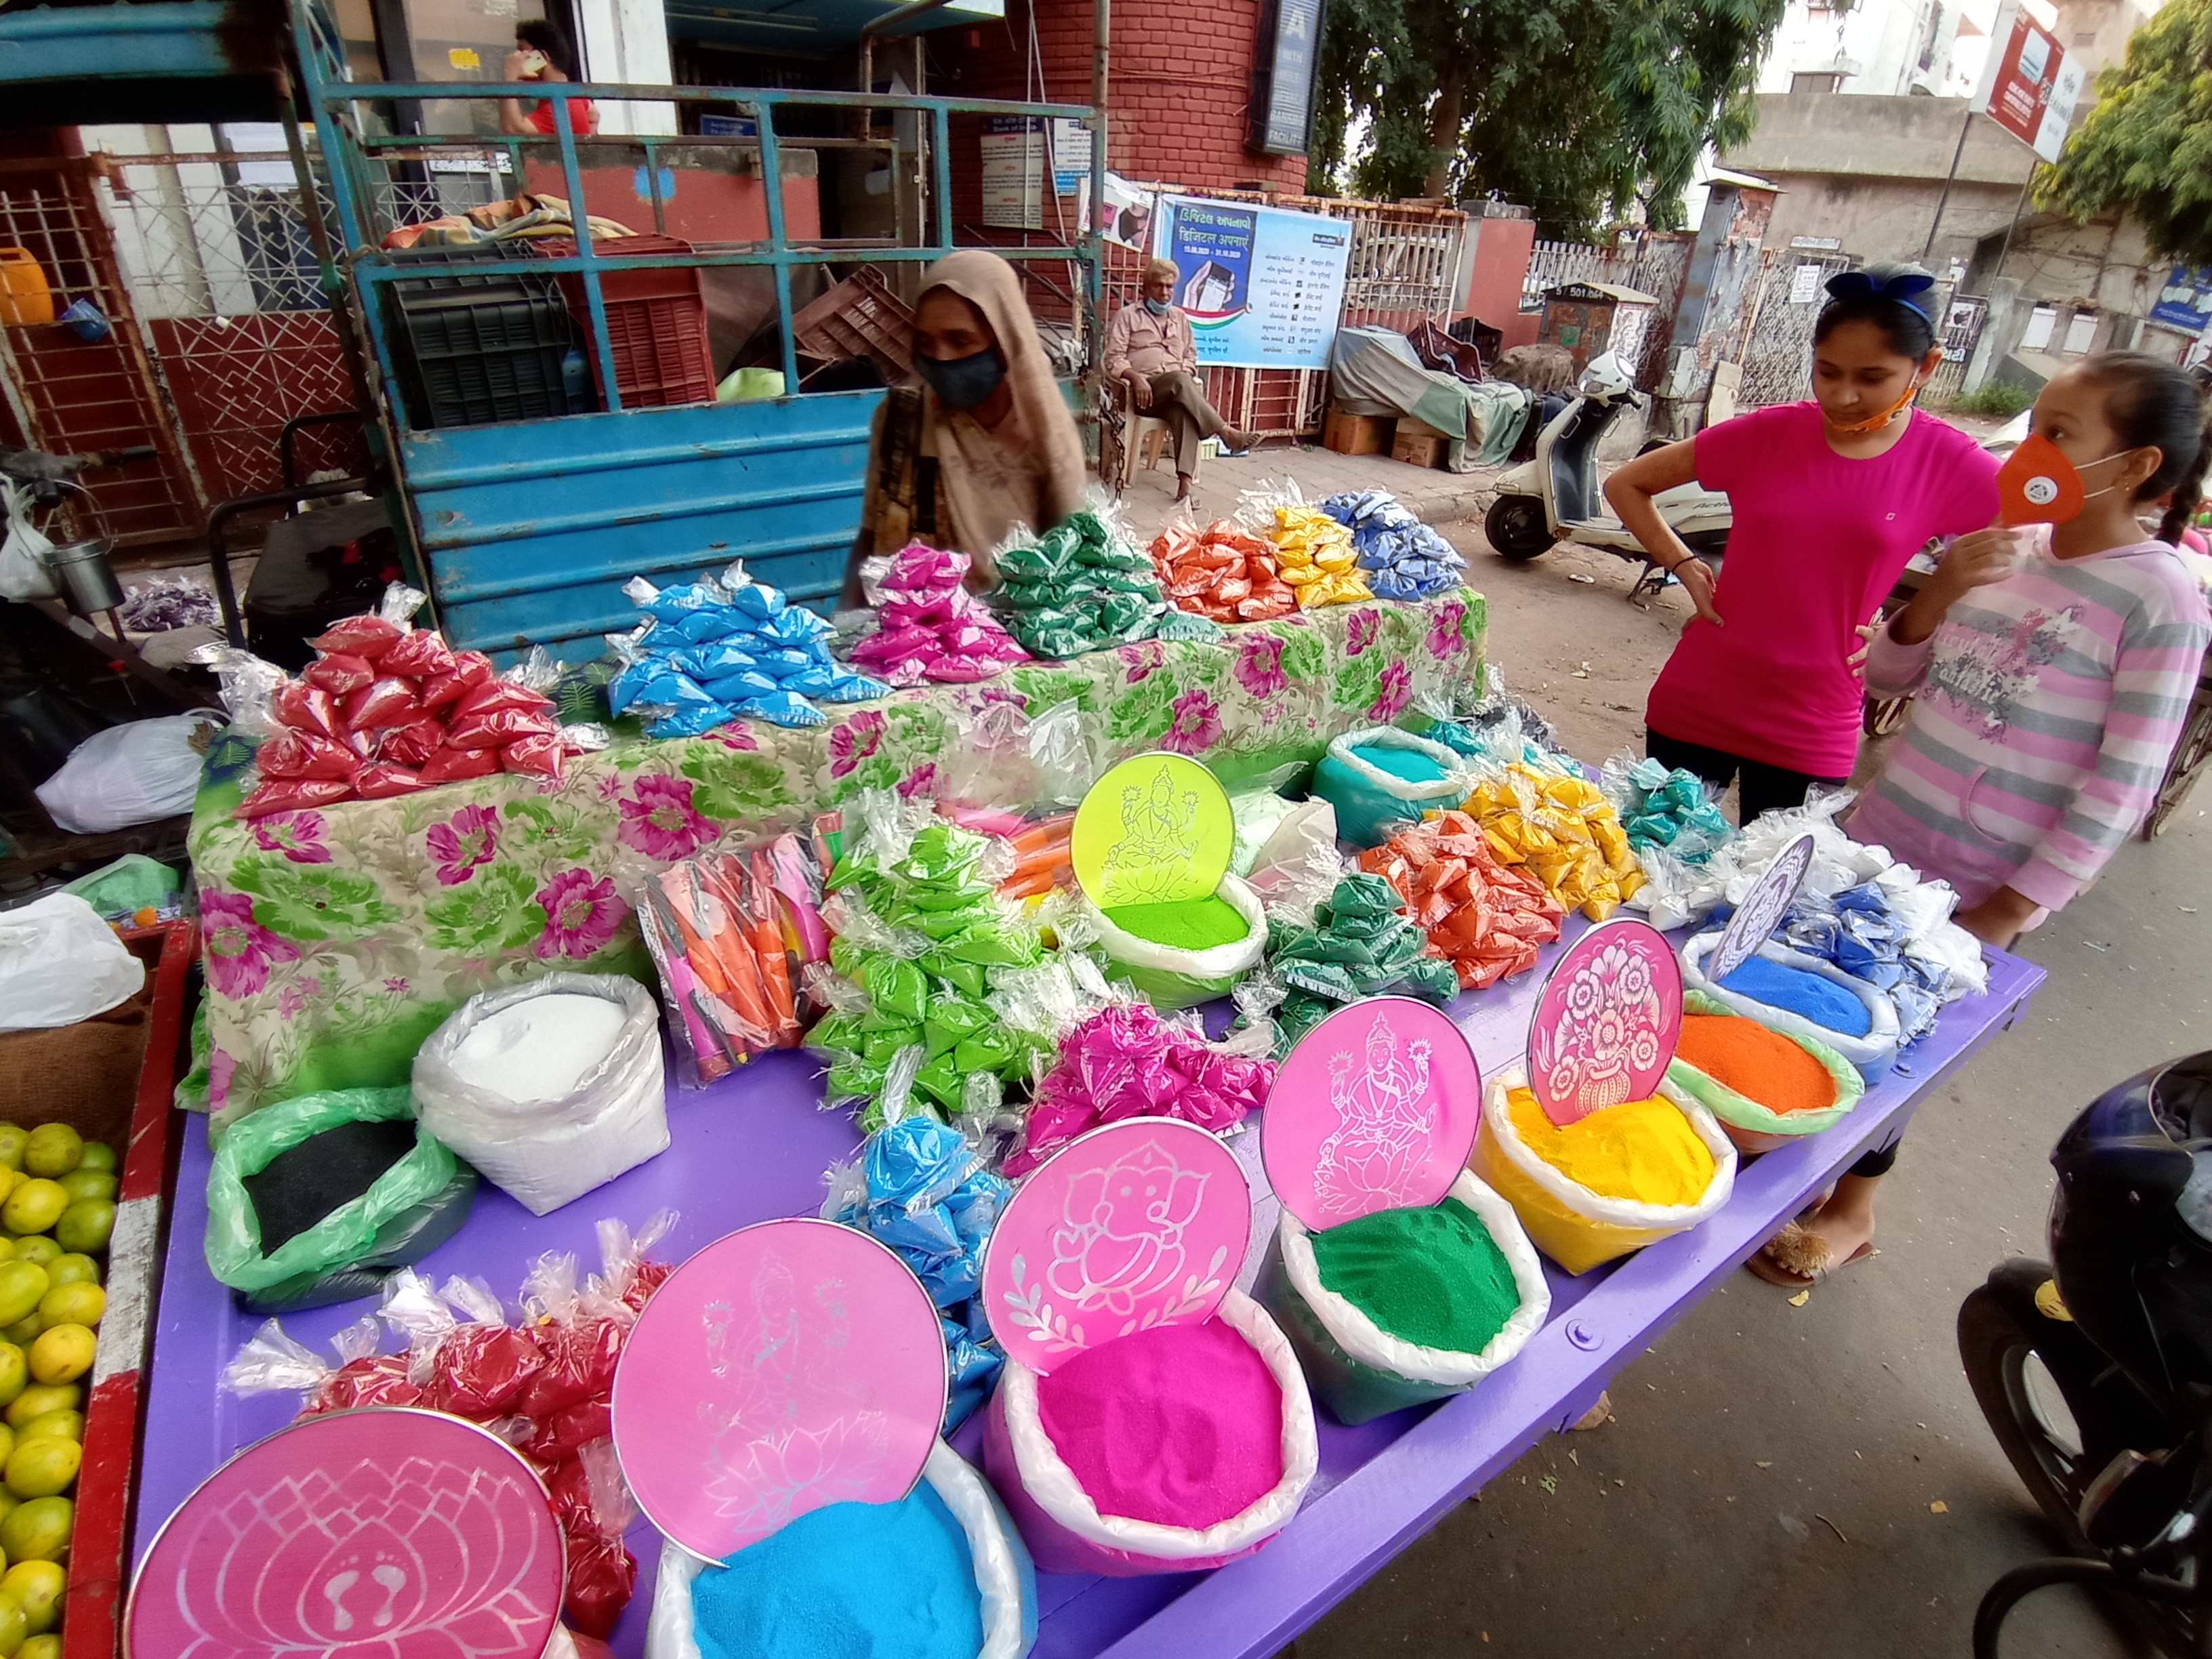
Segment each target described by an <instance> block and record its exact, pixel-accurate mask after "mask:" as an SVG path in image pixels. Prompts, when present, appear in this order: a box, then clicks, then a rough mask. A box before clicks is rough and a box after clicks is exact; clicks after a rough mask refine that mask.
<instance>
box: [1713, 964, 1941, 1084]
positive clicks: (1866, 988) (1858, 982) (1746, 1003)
mask: <svg viewBox="0 0 2212 1659" xmlns="http://www.w3.org/2000/svg"><path fill="white" fill-rule="evenodd" d="M1720 942H1721V935H1720V934H1719V933H1699V934H1698V935H1697V936H1696V937H1695V938H1694V939H1687V940H1685V941H1684V943H1683V945H1682V984H1683V986H1684V987H1685V988H1686V989H1688V990H1694V991H1703V992H1704V993H1705V994H1706V995H1707V996H1709V997H1711V998H1713V999H1714V1000H1716V1001H1718V1002H1722V1003H1725V1004H1726V1005H1727V1006H1729V1007H1730V1008H1733V1009H1735V1012H1738V1013H1739V1014H1747V1015H1749V1016H1750V1017H1751V1018H1753V1019H1755V1020H1757V1021H1758V1022H1759V1024H1762V1025H1768V1026H1771V1027H1772V1028H1773V1029H1774V1030H1778V1031H1780V1032H1782V1033H1784V1035H1786V1036H1802V1037H1811V1038H1812V1039H1814V1041H1815V1042H1825V1043H1826V1044H1827V1045H1828V1047H1830V1048H1833V1049H1834V1050H1835V1051H1836V1052H1837V1053H1838V1054H1841V1055H1842V1056H1843V1057H1844V1059H1845V1060H1849V1061H1850V1063H1851V1064H1852V1065H1853V1066H1857V1068H1858V1073H1859V1075H1860V1076H1861V1077H1863V1078H1864V1079H1866V1080H1867V1081H1868V1082H1869V1083H1879V1082H1880V1081H1881V1078H1882V1074H1883V1073H1886V1072H1887V1071H1888V1070H1889V1068H1890V1066H1892V1065H1893V1064H1894V1063H1895V1062H1896V1060H1897V1046H1898V1039H1899V1029H1898V1024H1897V1005H1896V1004H1895V1003H1893V1002H1892V1001H1891V1000H1889V997H1888V995H1887V993H1885V992H1883V991H1881V990H1880V989H1878V988H1876V987H1874V986H1872V985H1869V984H1868V983H1867V982H1866V981H1864V980H1863V979H1857V978H1854V977H1853V976H1852V975H1850V974H1847V973H1845V972H1844V970H1843V969H1840V968H1838V967H1837V966H1836V965H1835V964H1834V963H1831V962H1823V961H1822V960H1821V959H1820V957H1813V956H1807V955H1806V954H1805V953H1804V952H1803V951H1793V950H1791V949H1790V947H1789V946H1788V945H1777V944H1776V943H1774V941H1773V940H1771V939H1769V940H1768V941H1767V942H1766V943H1765V944H1764V945H1760V946H1759V955H1760V956H1762V957H1765V958H1766V959H1767V960H1768V961H1769V962H1773V963H1780V964H1781V965H1782V966H1783V967H1784V968H1796V969H1802V970H1803V971H1804V972H1806V973H1808V974H1818V975H1820V977H1821V978H1822V979H1825V980H1826V981H1829V982H1830V983H1831V984H1832V985H1837V986H1840V987H1842V988H1843V989H1844V990H1846V991H1848V992H1850V994H1851V995H1853V996H1855V997H1857V999H1858V1000H1860V1001H1861V1002H1863V1003H1864V1004H1865V1005H1866V1011H1867V1022H1868V1024H1867V1034H1866V1035H1865V1036H1852V1035H1850V1033H1849V1032H1848V1031H1832V1030H1829V1029H1828V1028H1827V1027H1826V1026H1825V1025H1821V1024H1817V1023H1816V1022H1814V1021H1813V1020H1809V1019H1807V1018H1805V1017H1804V1016H1803V1015H1802V1014H1796V1013H1792V1012H1790V1010H1789V1009H1787V1008H1776V1007H1773V1006H1770V1005H1768V1004H1766V1003H1764V1002H1754V1001H1753V1000H1751V999H1750V998H1749V997H1747V996H1741V995H1739V994H1737V993H1735V992H1734V991H1730V990H1728V989H1726V988H1724V987H1722V986H1719V985H1716V984H1714V983H1713V982H1712V981H1711V980H1709V979H1707V978H1706V977H1705V958H1706V957H1709V956H1711V954H1712V953H1713V951H1714V949H1715V947H1717V945H1719V944H1720Z"/></svg>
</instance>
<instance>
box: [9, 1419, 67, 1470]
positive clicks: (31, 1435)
mask: <svg viewBox="0 0 2212 1659" xmlns="http://www.w3.org/2000/svg"><path fill="white" fill-rule="evenodd" d="M0 1434H4V1435H9V1436H10V1437H12V1438H11V1439H10V1440H9V1441H7V1442H0V1463H5V1462H7V1461H8V1453H9V1451H12V1450H13V1449H15V1442H19V1441H24V1440H74V1441H76V1443H77V1444H78V1445H80V1446H82V1444H84V1413H82V1412H47V1413H45V1414H44V1415H43V1416H40V1417H34V1418H33V1419H31V1420H30V1421H29V1422H27V1423H26V1424H24V1425H23V1426H22V1427H21V1428H20V1429H9V1428H4V1427H0Z"/></svg>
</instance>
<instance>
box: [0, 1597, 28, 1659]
mask: <svg viewBox="0 0 2212 1659" xmlns="http://www.w3.org/2000/svg"><path fill="white" fill-rule="evenodd" d="M30 1633H31V1621H30V1619H29V1617H28V1615H27V1614H26V1613H24V1611H23V1610H22V1608H21V1607H17V1606H16V1605H15V1603H14V1602H13V1601H9V1599H8V1598H7V1597H6V1596H4V1595H0V1659H15V1656H16V1655H17V1654H19V1653H21V1651H22V1650H23V1641H24V1638H26V1637H27V1636H28V1635H29V1634H30Z"/></svg>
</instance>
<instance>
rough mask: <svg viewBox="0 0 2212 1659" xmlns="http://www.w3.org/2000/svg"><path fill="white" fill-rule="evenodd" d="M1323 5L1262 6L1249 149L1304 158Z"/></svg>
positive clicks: (1307, 1)
mask: <svg viewBox="0 0 2212 1659" xmlns="http://www.w3.org/2000/svg"><path fill="white" fill-rule="evenodd" d="M1321 20H1322V0H1264V3H1263V5H1262V6H1261V13H1260V40H1259V44H1258V45H1257V46H1256V47H1255V52H1257V54H1258V57H1257V59H1256V61H1255V63H1254V64H1253V65H1252V103H1251V111H1252V148H1253V149H1256V150H1258V151H1260V152H1261V154H1262V155H1304V154H1305V153H1306V135H1307V132H1308V131H1309V130H1310V127H1311V126H1312V125H1313V78H1314V60H1315V58H1316V56H1317V55H1318V53H1319V52H1320V51H1321Z"/></svg>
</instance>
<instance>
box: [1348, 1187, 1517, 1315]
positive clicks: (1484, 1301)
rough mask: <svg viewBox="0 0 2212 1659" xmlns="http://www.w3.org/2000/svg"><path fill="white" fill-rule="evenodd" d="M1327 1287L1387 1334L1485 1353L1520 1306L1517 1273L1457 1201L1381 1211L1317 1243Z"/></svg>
mask: <svg viewBox="0 0 2212 1659" xmlns="http://www.w3.org/2000/svg"><path fill="white" fill-rule="evenodd" d="M1312 1243H1313V1253H1314V1267H1315V1269H1316V1272H1317V1273H1319V1274H1320V1275H1321V1282H1322V1285H1323V1286H1324V1287H1325V1288H1326V1289H1328V1290H1331V1291H1335V1292H1336V1294H1337V1295H1339V1296H1340V1297H1343V1298H1344V1299H1345V1300H1346V1301H1347V1302H1349V1303H1351V1304H1352V1305H1353V1306H1354V1307H1356V1308H1358V1310H1360V1311H1361V1312H1362V1313H1364V1314H1365V1315H1366V1316H1368V1317H1369V1318H1370V1319H1371V1320H1373V1321H1374V1322H1376V1325H1378V1326H1380V1327H1381V1328H1383V1330H1384V1331H1385V1332H1387V1333H1389V1334H1390V1335H1392V1336H1395V1337H1397V1338H1399V1339H1400V1340H1402V1341H1407V1342H1411V1343H1414V1344H1416V1345H1417V1346H1420V1347H1424V1348H1440V1349H1443V1350H1445V1351H1446V1352H1452V1353H1480V1352H1482V1351H1483V1350H1484V1349H1485V1348H1486V1347H1488V1346H1490V1343H1491V1340H1492V1338H1493V1337H1495V1336H1496V1335H1497V1334H1498V1332H1500V1331H1502V1330H1504V1328H1505V1322H1506V1321H1508V1320H1509V1319H1510V1318H1512V1317H1513V1315H1514V1312H1515V1310H1517V1309H1518V1308H1519V1307H1520V1305H1521V1288H1520V1286H1519V1285H1517V1284H1516V1282H1515V1281H1514V1278H1513V1266H1512V1264H1511V1263H1510V1262H1509V1261H1507V1260H1506V1259H1505V1252H1504V1251H1503V1250H1501V1249H1498V1242H1497V1241H1496V1240H1495V1239H1493V1238H1492V1237H1491V1236H1490V1229H1489V1228H1487V1227H1486V1226H1485V1225H1483V1222H1482V1218H1481V1217H1480V1216H1479V1215H1477V1214H1476V1213H1475V1212H1474V1211H1473V1210H1471V1209H1469V1208H1468V1206H1466V1205H1464V1204H1462V1203H1461V1202H1460V1201H1459V1200H1457V1199H1455V1198H1448V1199H1446V1200H1444V1201H1443V1203H1441V1204H1431V1205H1425V1206H1418V1207H1415V1208H1410V1209H1397V1210H1377V1211H1376V1212H1374V1213H1373V1214H1372V1215H1364V1216H1361V1217H1360V1218H1358V1220H1356V1221H1347V1222H1346V1223H1344V1224H1343V1225H1340V1226H1336V1227H1331V1228H1329V1229H1328V1230H1327V1231H1324V1232H1318V1233H1316V1234H1314V1235H1313V1236H1312Z"/></svg>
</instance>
